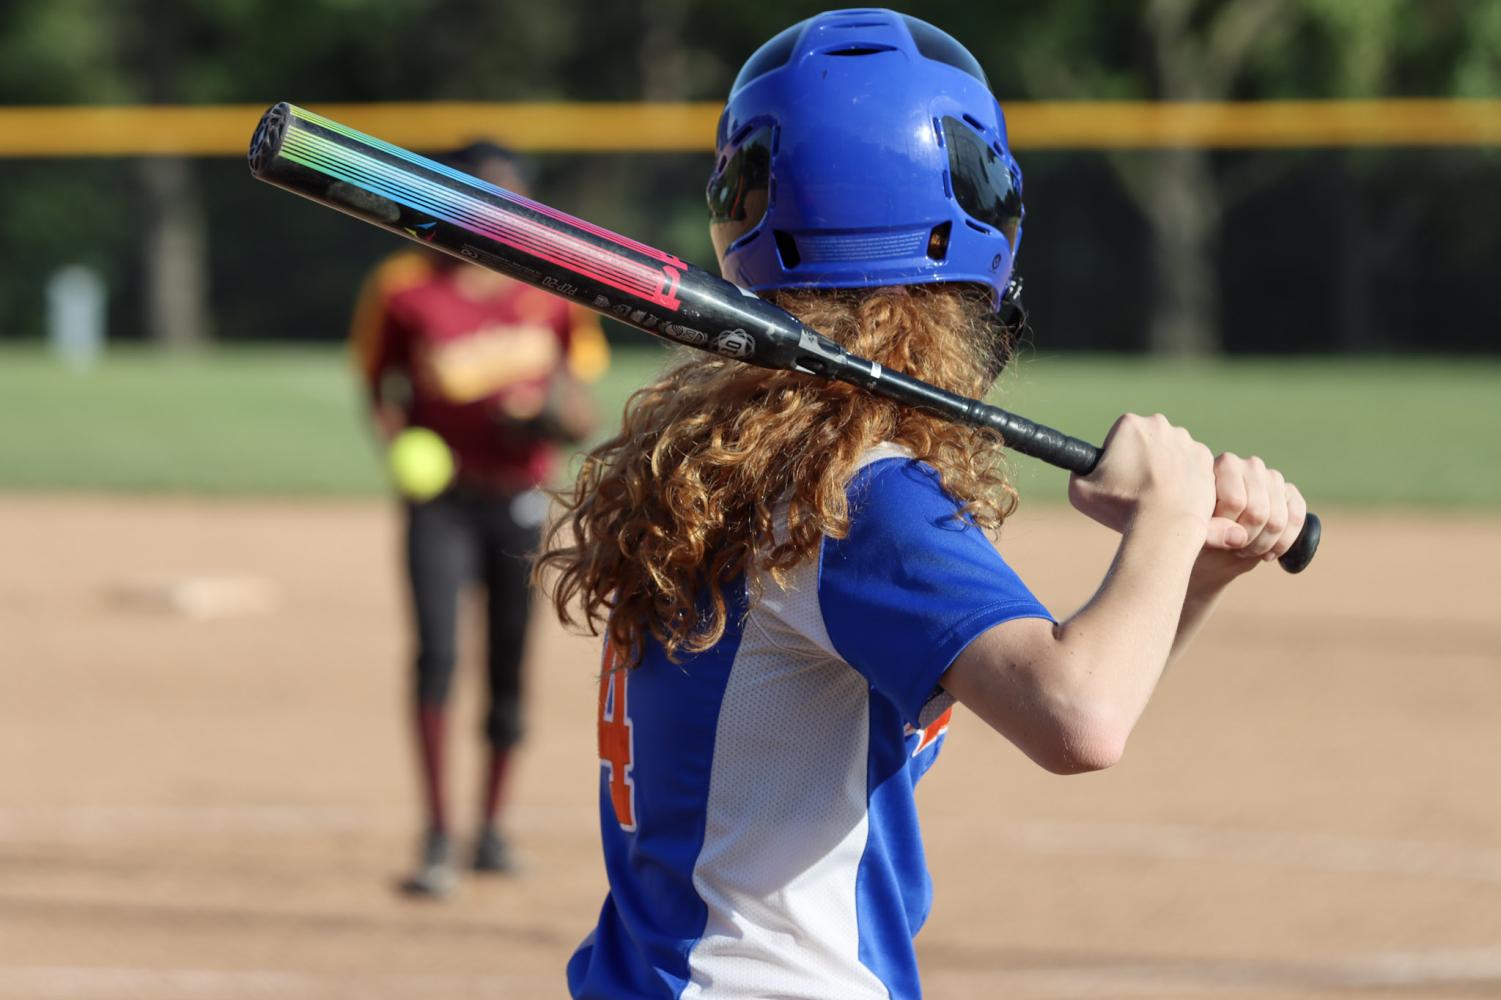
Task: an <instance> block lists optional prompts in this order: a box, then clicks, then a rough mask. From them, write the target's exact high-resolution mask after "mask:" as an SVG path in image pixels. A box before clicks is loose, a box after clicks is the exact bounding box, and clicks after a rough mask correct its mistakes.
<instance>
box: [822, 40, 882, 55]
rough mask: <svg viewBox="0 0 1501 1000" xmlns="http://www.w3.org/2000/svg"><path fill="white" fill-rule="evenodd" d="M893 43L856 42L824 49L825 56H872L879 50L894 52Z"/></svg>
mask: <svg viewBox="0 0 1501 1000" xmlns="http://www.w3.org/2000/svg"><path fill="white" fill-rule="evenodd" d="M895 51H896V46H895V45H882V44H881V43H879V42H857V43H855V44H854V45H836V46H834V47H833V48H831V49H824V50H823V54H824V55H826V56H873V55H876V54H877V53H879V52H895Z"/></svg>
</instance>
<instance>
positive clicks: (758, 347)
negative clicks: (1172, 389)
mask: <svg viewBox="0 0 1501 1000" xmlns="http://www.w3.org/2000/svg"><path fill="white" fill-rule="evenodd" d="M250 172H251V173H252V174H254V175H255V176H256V177H257V178H259V179H260V180H263V181H266V182H267V183H270V184H275V185H276V186H278V187H282V188H285V189H287V190H288V191H291V192H293V193H295V194H300V195H302V196H303V197H305V198H311V199H312V200H313V201H316V202H320V203H322V204H324V205H328V206H330V207H332V208H336V209H338V210H339V211H341V212H345V213H347V214H349V215H352V216H354V217H355V218H357V219H361V220H363V221H365V222H370V223H373V224H375V225H377V226H380V227H381V228H383V229H388V230H390V231H391V232H393V233H396V234H398V235H400V236H406V237H408V238H410V239H413V240H416V241H417V242H419V243H424V244H426V245H428V246H431V247H435V248H437V249H439V250H443V251H446V252H447V253H450V254H453V255H454V256H456V257H460V258H462V259H464V260H468V261H472V262H474V263H476V264H479V265H481V266H483V267H487V268H490V269H491V270H494V271H499V272H500V273H502V274H506V275H509V276H511V277H513V278H515V279H517V280H518V281H523V282H525V283H527V284H529V285H535V286H536V287H538V288H541V289H543V290H544V291H548V292H552V293H553V294H555V295H561V296H563V297H564V298H567V299H570V300H572V301H574V302H577V303H578V304H580V305H582V306H587V307H588V308H590V309H594V310H596V311H598V312H601V313H603V314H605V315H607V316H613V317H614V318H615V319H618V320H620V321H621V322H623V323H629V324H630V325H631V326H634V327H636V328H637V329H638V330H644V331H645V332H647V333H649V334H652V335H653V336H657V337H662V338H663V339H665V340H669V341H672V342H674V343H678V344H684V345H687V346H689V347H695V348H698V349H700V350H703V351H709V352H712V353H717V354H720V355H723V356H724V357H728V358H734V359H736V360H738V361H744V362H745V363H747V364H752V365H759V366H761V367H762V368H774V369H782V370H787V371H799V372H804V373H806V374H808V375H812V376H816V377H820V378H826V379H833V380H836V381H839V382H848V383H851V384H853V385H857V386H860V387H861V388H863V389H865V390H867V391H869V392H873V393H875V394H877V395H880V396H885V397H887V398H888V399H894V400H896V401H898V402H901V403H905V404H907V405H910V406H917V407H921V408H922V409H924V410H927V411H929V412H931V413H934V414H937V415H938V416H941V417H944V418H946V419H949V420H955V421H959V422H961V423H967V424H973V425H975V426H978V427H989V428H991V429H993V430H995V431H998V432H999V433H1000V435H1001V438H1002V440H1003V441H1004V442H1005V444H1006V446H1007V447H1009V448H1011V449H1012V450H1013V451H1019V452H1021V453H1022V454H1024V455H1031V456H1032V457H1033V458H1038V459H1041V460H1042V461H1044V462H1047V463H1049V464H1050V465H1056V466H1058V467H1059V468H1062V469H1067V470H1068V471H1070V472H1073V473H1077V474H1078V475H1081V476H1083V475H1088V474H1089V473H1090V472H1091V471H1092V470H1093V469H1094V467H1095V465H1096V463H1098V462H1099V460H1100V449H1098V448H1096V447H1095V446H1094V445H1092V444H1089V443H1088V442H1085V441H1080V440H1079V439H1078V438H1072V437H1069V436H1068V435H1067V434H1062V433H1060V432H1058V431H1055V430H1053V429H1052V428H1050V427H1044V426H1042V425H1041V424H1036V423H1033V422H1032V421H1030V420H1027V419H1026V418H1025V417H1020V416H1017V415H1016V414H1014V413H1009V412H1007V411H1006V410H1003V409H1001V408H1000V407H997V406H991V405H989V404H988V403H983V402H981V401H980V400H977V399H967V398H965V397H963V396H959V395H955V394H954V393H951V392H946V391H944V390H943V389H940V388H938V387H937V386H933V385H929V384H928V383H926V382H923V381H920V380H918V379H915V378H912V377H911V376H908V375H904V374H902V373H901V372H895V371H891V370H890V369H888V368H883V367H881V365H879V364H877V363H876V362H874V361H869V360H867V359H865V358H862V357H858V356H856V355H854V354H851V353H849V352H848V351H846V350H845V349H844V348H843V347H841V346H840V345H839V344H836V343H835V342H834V341H832V340H830V339H828V338H827V337H824V336H821V335H819V334H818V333H817V332H816V331H814V330H811V329H809V328H808V327H806V326H804V325H803V324H802V323H800V322H798V320H796V319H795V318H793V317H792V316H791V315H790V314H788V313H787V312H785V311H784V310H782V309H779V308H778V307H776V306H774V305H772V304H771V303H770V302H767V301H765V300H764V299H760V298H758V297H756V296H755V295H753V294H751V293H750V292H746V291H742V290H741V289H739V288H737V287H736V286H734V285H732V284H730V283H729V282H728V281H725V280H723V279H722V278H716V277H714V276H713V275H711V274H709V273H708V272H706V271H703V270H701V269H699V268H697V267H694V266H692V265H691V264H687V263H685V262H683V261H682V260H679V259H678V258H677V257H675V256H673V255H672V254H669V253H664V252H663V251H661V250H658V249H656V248H654V247H649V246H646V245H645V244H642V243H637V242H636V241H635V240H631V239H627V238H626V237H624V236H619V235H617V234H615V233H612V232H610V231H608V230H606V229H602V228H600V227H599V226H596V225H593V224H591V223H588V222H585V221H583V220H582V219H576V218H574V217H573V216H570V215H565V214H564V213H562V212H559V211H558V210H557V209H554V208H549V207H548V206H546V205H543V204H540V203H538V202H535V201H532V200H531V199H529V198H523V197H521V196H520V195H517V194H514V193H512V192H510V191H506V190H504V189H503V188H499V187H496V186H494V185H493V184H487V183H486V182H484V181H482V180H480V179H479V178H476V177H471V176H469V175H468V174H465V173H462V172H460V171H458V170H454V169H452V168H450V167H446V166H444V165H443V164H441V163H437V162H435V161H433V160H430V159H427V158H426V157H423V156H418V155H417V154H416V153H413V152H410V151H408V150H405V149H402V148H401V147H399V146H393V145H391V144H390V143H388V142H382V141H381V140H379V139H376V138H374V137H372V136H368V135H365V134H364V133H362V132H356V131H355V130H354V129H352V128H349V127H348V126H345V125H340V124H339V123H338V122H334V121H330V120H329V119H327V118H324V117H322V116H321V115H317V114H314V113H313V112H311V111H306V110H304V109H302V108H298V107H294V106H292V105H290V104H285V103H282V104H277V105H274V106H273V107H272V108H271V109H270V110H268V111H267V112H266V114H265V115H264V116H263V117H262V118H261V121H260V124H259V125H258V126H256V130H255V136H254V138H253V139H252V140H251V142H250ZM1319 534H1320V524H1319V519H1318V518H1317V517H1316V516H1315V515H1313V514H1312V513H1310V514H1309V515H1308V520H1307V523H1306V524H1305V525H1304V527H1303V532H1302V534H1301V535H1299V536H1298V540H1297V541H1296V542H1295V543H1294V544H1293V547H1292V548H1291V549H1290V550H1289V551H1288V552H1287V554H1286V555H1284V556H1282V558H1281V559H1280V560H1279V562H1281V564H1282V566H1283V568H1284V569H1286V570H1287V571H1288V572H1290V573H1297V572H1300V571H1302V570H1303V569H1304V568H1305V567H1306V566H1307V565H1308V564H1309V562H1310V561H1312V559H1313V555H1314V552H1315V551H1316V550H1317V548H1318V544H1319Z"/></svg>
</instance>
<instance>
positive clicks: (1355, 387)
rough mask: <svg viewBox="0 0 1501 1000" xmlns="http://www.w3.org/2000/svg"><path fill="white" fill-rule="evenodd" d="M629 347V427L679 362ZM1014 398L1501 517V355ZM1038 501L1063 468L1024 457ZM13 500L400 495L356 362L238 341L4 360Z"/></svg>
mask: <svg viewBox="0 0 1501 1000" xmlns="http://www.w3.org/2000/svg"><path fill="white" fill-rule="evenodd" d="M664 357H665V355H664V353H663V352H661V351H658V350H655V349H652V348H649V347H645V348H633V349H632V348H627V349H621V350H618V351H617V352H616V361H615V365H614V368H613V370H612V372H611V374H610V376H609V377H608V378H607V379H606V380H605V382H604V383H603V384H602V385H601V386H600V388H599V393H598V396H599V403H600V406H601V409H602V411H603V412H604V413H606V414H609V415H615V414H618V413H619V412H620V407H621V404H622V403H623V402H624V400H625V398H626V396H628V395H629V394H630V392H631V391H632V390H633V389H634V388H636V387H637V386H639V385H640V384H642V383H643V382H644V381H646V380H647V379H648V378H649V377H650V376H651V374H652V372H654V371H655V370H657V369H658V368H659V367H660V366H661V365H662V363H663V360H664ZM995 398H996V400H997V401H998V402H1001V403H1002V404H1003V405H1006V406H1009V407H1010V408H1012V409H1015V410H1017V411H1018V412H1021V413H1024V414H1026V415H1028V416H1030V417H1032V418H1034V419H1036V420H1040V421H1042V422H1044V423H1049V424H1052V425H1053V426H1056V427H1059V428H1060V429H1063V430H1066V431H1068V432H1070V433H1072V434H1075V435H1077V436H1080V437H1084V438H1087V439H1091V440H1095V441H1098V440H1100V439H1101V438H1103V436H1104V434H1105V431H1106V430H1107V429H1108V428H1109V426H1110V423H1111V421H1112V420H1113V419H1114V418H1115V416H1116V415H1117V414H1119V413H1120V412H1121V411H1122V410H1127V409H1134V410H1137V411H1139V412H1145V413H1152V412H1156V411H1158V410H1160V411H1162V412H1164V413H1166V414H1168V416H1170V417H1171V418H1173V419H1174V420H1175V421H1177V422H1179V423H1183V424H1185V425H1187V426H1189V427H1190V428H1192V429H1193V430H1194V432H1195V434H1196V435H1197V436H1198V437H1199V438H1200V439H1201V440H1203V441H1205V442H1207V443H1208V444H1210V445H1211V446H1213V447H1214V448H1215V449H1216V450H1222V449H1231V450H1235V451H1240V452H1242V453H1244V454H1251V453H1256V454H1259V455H1262V456H1263V457H1264V458H1266V459H1267V460H1268V461H1269V462H1271V463H1273V464H1274V465H1277V466H1278V467H1279V468H1282V469H1283V470H1284V471H1286V472H1287V473H1288V475H1289V476H1290V477H1292V478H1293V479H1294V480H1295V481H1297V482H1298V483H1299V484H1300V485H1302V486H1303V488H1304V491H1305V492H1306V493H1307V494H1308V495H1309V496H1310V497H1311V498H1312V499H1313V501H1314V502H1315V503H1316V504H1323V505H1334V504H1369V505H1375V504H1391V505H1441V506H1467V507H1501V443H1498V431H1501V363H1498V362H1496V361H1490V360H1478V359H1471V360H1463V361H1451V360H1438V359H1360V360H1350V359H1340V358H1330V359H1325V358H1319V359H1273V360H1254V361H1233V362H1217V363H1205V364H1172V363H1163V362H1154V361H1151V360H1148V359H1136V358H1104V357H1084V358H1077V357H1034V358H1032V359H1030V360H1028V361H1026V362H1025V363H1024V364H1023V365H1022V366H1021V367H1020V369H1019V370H1018V371H1016V372H1013V373H1012V374H1010V375H1008V376H1007V377H1006V379H1005V380H1004V381H1003V383H1002V385H1001V387H1000V390H999V392H998V394H997V396H996V397H995ZM1014 468H1015V471H1016V473H1017V477H1018V481H1019V484H1020V486H1021V488H1022V490H1023V494H1024V496H1026V497H1027V498H1028V499H1029V500H1031V501H1037V500H1049V499H1056V498H1059V497H1061V496H1062V491H1063V476H1062V474H1061V473H1057V472H1055V471H1054V470H1050V469H1047V468H1045V467H1043V466H1041V465H1040V464H1039V463H1036V462H1033V461H1031V460H1027V459H1017V460H1016V462H1015V466H1014ZM0 489H9V490H61V491H70V490H86V491H106V492H108V491H124V492H190V493H218V494H237V493H253V494H280V495H360V494H372V493H377V492H380V491H381V490H383V489H384V486H383V483H382V480H381V475H380V467H379V461H378V459H377V456H376V454H375V450H374V448H373V446H372V444H371V442H370V439H369V436H368V434H367V432H366V430H365V427H364V417H363V408H362V404H361V403H360V400H359V397H358V394H357V392H356V389H355V385H354V379H353V377H352V375H351V373H350V371H349V369H348V368H347V366H346V364H345V360H344V354H343V352H342V351H340V350H338V349H335V348H288V347H236V348H223V349H219V350H215V351H210V352H206V353H203V354H198V355H194V356H190V357H186V358H163V357H161V356H159V355H157V354H155V353H153V352H151V351H149V350H147V349H144V348H136V349H129V348H117V349H115V350H113V351H112V352H111V353H110V355H109V357H108V360H107V361H106V362H105V363H104V364H103V365H101V366H100V367H99V368H98V369H97V370H95V371H92V372H88V373H74V372H70V371H67V370H65V369H63V368H62V367H60V366H59V365H57V364H56V363H55V362H54V361H53V360H52V359H51V358H50V357H49V356H48V355H46V354H45V353H44V352H43V351H42V350H41V349H39V348H38V347H36V346H19V347H18V346H7V347H3V348H0Z"/></svg>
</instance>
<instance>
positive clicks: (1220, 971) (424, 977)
mask: <svg viewBox="0 0 1501 1000" xmlns="http://www.w3.org/2000/svg"><path fill="white" fill-rule="evenodd" d="M976 976H979V978H976ZM926 978H927V982H928V985H929V987H930V988H938V987H942V988H944V989H946V990H954V989H955V988H958V987H962V986H963V985H964V984H965V983H966V982H967V981H968V980H970V979H972V978H974V982H975V986H976V987H977V988H983V991H984V992H983V993H980V994H976V995H995V994H996V993H997V992H999V993H1002V994H1016V995H1025V996H1029V997H1046V998H1057V1000H1068V998H1089V997H1104V996H1112V997H1123V996H1154V997H1160V996H1174V995H1176V996H1201V995H1204V994H1206V993H1221V994H1223V993H1237V992H1245V991H1248V990H1255V991H1265V990H1268V989H1271V990H1278V989H1308V988H1322V989H1333V990H1353V989H1401V988H1422V987H1438V986H1463V985H1473V984H1477V983H1489V982H1493V981H1501V948H1486V949H1474V950H1456V951H1431V952H1391V953H1379V954H1374V955H1362V956H1355V957H1349V958H1335V959H1328V960H1323V961H1286V962H1275V961H1273V962H1251V961H1242V960H1233V959H1232V960H1224V961H1189V962H1121V963H1114V964H1110V965H1090V966H1087V967H1084V966H1069V965H1067V964H1059V965H1056V966H1051V967H1042V968H1038V967H1033V968H1027V969H992V970H987V971H986V972H984V973H983V974H972V973H966V972H960V973H953V972H945V971H944V970H943V969H942V968H939V969H933V970H930V971H929V972H928V973H927V976H926ZM560 985H561V979H560V974H551V975H531V976H524V975H505V974H487V975H431V974H409V973H408V974H402V973H378V972H361V973H351V974H334V973H316V972H289V971H276V970H270V969H248V970H220V969H147V968H128V967H108V966H100V967H88V966H10V967H0V997H27V998H31V1000H120V998H128V997H150V998H152V1000H178V998H184V1000H189V998H190V1000H218V998H223V1000H240V998H256V997H326V998H329V1000H339V998H344V997H349V998H362V1000H363V998H381V997H392V998H399V1000H407V998H410V997H414V996H443V997H454V998H463V997H495V996H518V995H519V996H548V995H552V994H554V993H555V992H556V991H557V989H558V987H559V986H560ZM520 990H526V991H528V992H526V993H524V994H522V993H518V991H520Z"/></svg>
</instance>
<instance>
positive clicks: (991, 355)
mask: <svg viewBox="0 0 1501 1000" xmlns="http://www.w3.org/2000/svg"><path fill="white" fill-rule="evenodd" d="M1027 333H1028V327H1027V307H1026V306H1025V305H1023V304H1022V278H1021V275H1019V274H1015V273H1013V274H1012V275H1011V280H1010V281H1008V282H1007V283H1006V290H1005V291H1004V292H1003V293H1002V294H1001V301H1000V305H999V306H998V307H997V309H996V311H995V312H994V313H992V314H990V316H988V317H987V318H986V320H985V343H984V347H983V351H984V363H985V375H986V377H987V378H988V379H989V380H990V381H991V382H994V381H995V380H996V379H998V378H1000V377H1001V372H1003V371H1005V370H1006V366H1007V365H1008V364H1010V363H1011V358H1012V357H1013V356H1014V355H1015V354H1016V349H1017V347H1018V345H1019V344H1020V343H1021V342H1022V338H1024V337H1025V336H1026V335H1027Z"/></svg>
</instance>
